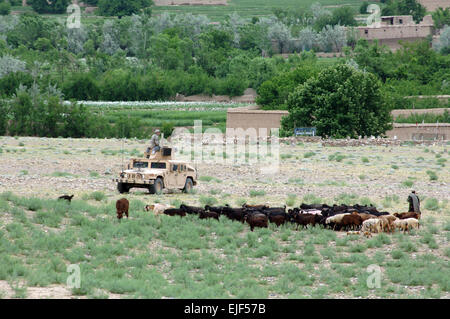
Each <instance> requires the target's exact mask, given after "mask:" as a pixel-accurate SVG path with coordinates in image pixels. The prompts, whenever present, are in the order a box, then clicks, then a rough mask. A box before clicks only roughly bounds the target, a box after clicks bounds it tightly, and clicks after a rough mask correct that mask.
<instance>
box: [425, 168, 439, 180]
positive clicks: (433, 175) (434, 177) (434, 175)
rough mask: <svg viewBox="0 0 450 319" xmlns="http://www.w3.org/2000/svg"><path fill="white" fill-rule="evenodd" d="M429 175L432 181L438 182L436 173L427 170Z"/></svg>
mask: <svg viewBox="0 0 450 319" xmlns="http://www.w3.org/2000/svg"><path fill="white" fill-rule="evenodd" d="M427 174H428V177H429V178H430V181H437V180H438V176H437V174H436V172H435V171H432V170H427Z"/></svg>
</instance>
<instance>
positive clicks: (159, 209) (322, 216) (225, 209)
mask: <svg viewBox="0 0 450 319" xmlns="http://www.w3.org/2000/svg"><path fill="white" fill-rule="evenodd" d="M72 198H73V195H72V196H67V195H65V196H61V197H59V199H63V200H67V201H69V202H70V201H71V200H72ZM129 207H130V203H129V202H128V200H127V199H126V198H122V199H119V200H118V201H117V202H116V209H117V218H118V219H119V220H121V219H122V218H123V217H124V216H126V217H127V218H128V210H129ZM145 210H146V211H153V213H154V214H155V215H161V214H164V215H169V216H180V217H184V216H186V215H198V216H199V218H200V219H205V218H214V219H217V220H219V217H220V216H225V217H227V218H229V219H231V220H233V221H239V222H242V223H248V224H249V226H250V230H251V231H253V230H254V228H255V227H263V228H267V227H268V226H269V222H270V223H273V224H275V225H277V226H280V225H283V224H285V223H295V224H297V229H298V227H299V226H302V228H305V227H308V226H312V227H314V226H316V225H322V226H323V227H324V228H329V229H333V230H346V231H348V232H347V234H360V233H362V234H364V235H365V236H367V237H370V236H371V233H381V232H388V233H392V232H394V231H395V230H396V229H399V230H402V231H403V232H406V231H409V230H410V229H412V228H419V226H420V224H419V219H420V213H415V212H407V213H395V214H392V215H391V214H390V213H388V212H379V211H378V210H377V209H376V208H375V207H374V206H361V205H352V206H349V205H333V206H328V205H326V204H319V205H308V204H301V205H300V207H298V208H297V207H296V208H293V209H288V210H287V212H286V206H284V207H269V206H268V205H248V204H244V205H242V207H239V208H233V207H230V206H228V205H225V206H217V207H214V206H209V205H206V206H205V207H194V206H187V205H184V204H182V205H180V207H179V208H175V207H173V206H170V205H164V204H154V205H147V206H145Z"/></svg>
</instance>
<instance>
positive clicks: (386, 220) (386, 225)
mask: <svg viewBox="0 0 450 319" xmlns="http://www.w3.org/2000/svg"><path fill="white" fill-rule="evenodd" d="M378 219H381V228H382V230H383V231H384V232H386V233H393V232H394V231H395V225H394V221H396V220H397V219H398V218H397V217H395V216H392V215H383V216H378Z"/></svg>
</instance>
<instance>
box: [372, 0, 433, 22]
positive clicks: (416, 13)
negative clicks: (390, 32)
mask: <svg viewBox="0 0 450 319" xmlns="http://www.w3.org/2000/svg"><path fill="white" fill-rule="evenodd" d="M386 3H387V6H386V7H384V8H383V10H382V11H381V15H383V16H387V15H412V17H413V19H414V21H415V22H416V23H419V22H420V21H422V19H423V17H424V16H425V13H426V12H427V10H426V9H425V7H424V6H423V5H421V4H420V3H419V2H417V0H389V1H386Z"/></svg>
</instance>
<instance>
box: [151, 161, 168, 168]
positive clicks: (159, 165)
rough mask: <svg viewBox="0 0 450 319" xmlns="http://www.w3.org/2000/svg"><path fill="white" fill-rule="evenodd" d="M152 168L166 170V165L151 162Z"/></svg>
mask: <svg viewBox="0 0 450 319" xmlns="http://www.w3.org/2000/svg"><path fill="white" fill-rule="evenodd" d="M152 168H159V169H165V168H166V163H158V162H153V163H152Z"/></svg>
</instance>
